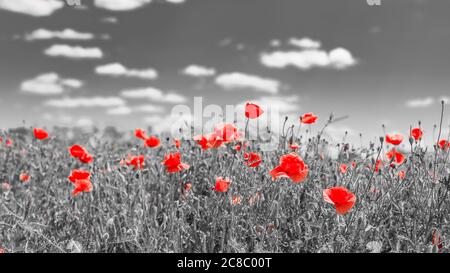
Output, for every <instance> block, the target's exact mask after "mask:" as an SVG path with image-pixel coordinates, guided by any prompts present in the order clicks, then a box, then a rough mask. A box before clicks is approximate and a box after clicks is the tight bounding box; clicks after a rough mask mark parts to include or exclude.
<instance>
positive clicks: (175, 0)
mask: <svg viewBox="0 0 450 273" xmlns="http://www.w3.org/2000/svg"><path fill="white" fill-rule="evenodd" d="M166 2H169V3H172V4H181V3H184V2H186V0H166Z"/></svg>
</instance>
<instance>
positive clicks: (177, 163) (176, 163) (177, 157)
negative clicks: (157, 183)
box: [162, 152, 189, 173]
mask: <svg viewBox="0 0 450 273" xmlns="http://www.w3.org/2000/svg"><path fill="white" fill-rule="evenodd" d="M162 163H163V165H164V166H166V170H167V172H168V173H176V172H181V171H182V170H187V169H189V165H188V164H186V163H183V162H181V154H180V152H176V153H172V154H166V155H165V156H164V161H163V162H162Z"/></svg>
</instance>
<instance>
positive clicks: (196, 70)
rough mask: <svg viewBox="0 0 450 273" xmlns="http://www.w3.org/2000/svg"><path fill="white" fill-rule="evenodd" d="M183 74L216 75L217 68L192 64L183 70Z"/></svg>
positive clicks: (193, 75) (195, 75)
mask: <svg viewBox="0 0 450 273" xmlns="http://www.w3.org/2000/svg"><path fill="white" fill-rule="evenodd" d="M183 74H184V75H188V76H192V77H209V76H214V75H215V74H216V70H215V69H214V68H208V67H204V66H200V65H196V64H192V65H190V66H188V67H186V68H185V69H184V70H183Z"/></svg>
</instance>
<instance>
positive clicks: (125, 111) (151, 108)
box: [107, 104, 165, 115]
mask: <svg viewBox="0 0 450 273" xmlns="http://www.w3.org/2000/svg"><path fill="white" fill-rule="evenodd" d="M164 111H165V108H164V107H163V106H159V105H153V104H143V105H138V106H133V107H131V106H125V105H121V106H118V107H115V108H110V109H108V111H107V114H108V115H129V114H132V113H153V114H154V113H163V112H164Z"/></svg>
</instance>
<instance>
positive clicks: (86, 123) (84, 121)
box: [75, 117, 94, 127]
mask: <svg viewBox="0 0 450 273" xmlns="http://www.w3.org/2000/svg"><path fill="white" fill-rule="evenodd" d="M75 126H76V127H92V126H94V121H93V120H92V119H90V118H87V117H82V118H80V119H78V120H77V121H76V122H75Z"/></svg>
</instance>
